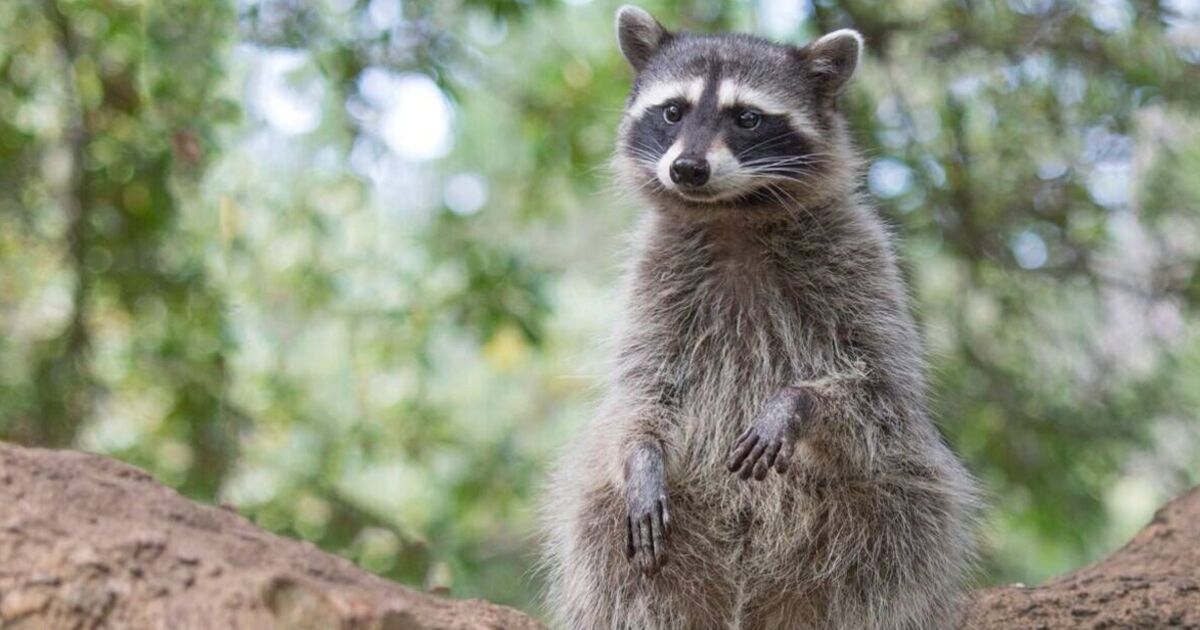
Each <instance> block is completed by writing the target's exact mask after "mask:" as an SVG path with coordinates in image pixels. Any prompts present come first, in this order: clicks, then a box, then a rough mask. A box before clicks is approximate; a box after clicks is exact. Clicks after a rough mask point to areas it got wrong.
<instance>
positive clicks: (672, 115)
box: [663, 103, 683, 125]
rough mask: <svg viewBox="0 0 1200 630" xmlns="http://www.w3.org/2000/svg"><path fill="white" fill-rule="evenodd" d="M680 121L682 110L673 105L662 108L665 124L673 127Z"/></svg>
mask: <svg viewBox="0 0 1200 630" xmlns="http://www.w3.org/2000/svg"><path fill="white" fill-rule="evenodd" d="M682 119H683V108H681V107H679V106H678V105H676V104H675V103H671V104H669V105H667V106H666V107H664V108H663V120H665V121H667V123H669V124H672V125H674V124H675V123H677V122H679V121H680V120H682Z"/></svg>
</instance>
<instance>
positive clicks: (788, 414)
mask: <svg viewBox="0 0 1200 630" xmlns="http://www.w3.org/2000/svg"><path fill="white" fill-rule="evenodd" d="M808 404H809V401H808V394H807V393H805V392H804V391H803V390H800V389H797V388H794V387H787V388H784V389H782V390H780V392H779V393H777V394H775V396H773V397H772V398H771V400H770V401H768V402H767V406H766V408H765V409H764V410H763V413H762V414H761V415H760V416H759V417H758V419H757V420H755V421H754V423H753V424H751V425H750V426H749V427H748V428H747V429H746V430H745V431H743V432H742V434H741V435H739V436H738V438H737V439H736V440H734V444H733V450H732V451H731V452H730V455H729V460H728V462H727V463H726V467H727V468H728V469H729V472H731V473H736V474H737V475H738V476H739V477H741V478H742V479H749V478H750V477H752V476H753V477H754V478H755V479H756V480H758V481H762V480H763V479H766V478H767V473H769V472H770V471H771V469H772V468H774V469H775V470H776V471H777V472H779V473H780V474H783V473H785V472H787V468H788V463H789V462H790V461H791V460H792V449H793V448H794V447H795V443H796V433H797V426H798V424H799V422H800V420H801V418H800V416H801V415H802V414H803V413H804V411H806V410H807V405H808Z"/></svg>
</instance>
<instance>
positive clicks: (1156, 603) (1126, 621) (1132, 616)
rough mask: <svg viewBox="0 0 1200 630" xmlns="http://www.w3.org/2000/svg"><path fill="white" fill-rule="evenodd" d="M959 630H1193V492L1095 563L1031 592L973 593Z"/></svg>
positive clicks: (1197, 494)
mask: <svg viewBox="0 0 1200 630" xmlns="http://www.w3.org/2000/svg"><path fill="white" fill-rule="evenodd" d="M963 627H964V628H969V629H971V630H975V629H977V628H978V629H981V630H986V629H991V628H996V629H999V628H1004V629H1006V630H1007V629H1009V628H1030V629H1045V630H1052V629H1058V628H1072V629H1074V628H1080V629H1082V628H1095V629H1101V628H1109V629H1117V628H1121V629H1125V628H1146V629H1150V628H1155V629H1158V628H1191V629H1193V630H1194V629H1200V488H1193V489H1192V490H1191V491H1190V492H1187V493H1186V494H1184V495H1183V496H1181V497H1179V498H1177V499H1175V500H1174V501H1172V502H1170V503H1168V504H1167V505H1166V506H1165V507H1163V508H1162V509H1160V510H1159V511H1158V512H1157V513H1155V515H1154V520H1152V521H1150V524H1149V525H1147V526H1146V527H1145V528H1144V529H1143V530H1142V531H1141V532H1138V534H1137V535H1136V536H1134V537H1133V540H1131V541H1129V543H1128V544H1126V545H1125V546H1124V547H1123V548H1121V550H1120V551H1118V552H1116V553H1114V554H1113V555H1111V556H1109V557H1108V558H1105V559H1104V560H1101V561H1100V562H1097V563H1095V564H1091V565H1088V566H1086V567H1084V568H1082V569H1079V570H1078V571H1075V572H1073V573H1068V574H1067V575H1064V576H1062V577H1059V578H1056V579H1054V580H1051V581H1049V582H1047V583H1045V584H1043V585H1041V586H1039V587H1037V588H1027V587H1022V586H1001V587H996V588H990V589H987V590H984V591H980V592H979V593H978V594H977V595H976V597H975V599H974V601H973V602H972V604H971V606H970V608H969V609H968V610H967V614H966V620H965V622H964V623H963Z"/></svg>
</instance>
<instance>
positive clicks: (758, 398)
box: [544, 7, 977, 630]
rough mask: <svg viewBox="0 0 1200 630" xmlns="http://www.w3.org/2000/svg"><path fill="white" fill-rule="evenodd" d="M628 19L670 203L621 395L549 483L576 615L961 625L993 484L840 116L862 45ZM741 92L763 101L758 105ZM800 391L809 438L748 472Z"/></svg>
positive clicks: (552, 572) (643, 184) (640, 152)
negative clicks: (780, 406) (758, 444)
mask: <svg viewBox="0 0 1200 630" xmlns="http://www.w3.org/2000/svg"><path fill="white" fill-rule="evenodd" d="M618 31H619V37H620V42H621V47H622V51H623V52H624V53H625V55H626V57H627V58H629V60H630V63H631V65H632V66H633V67H634V70H635V71H636V73H637V78H636V80H635V85H634V89H633V92H632V93H631V96H630V99H629V101H628V106H627V110H626V117H625V118H624V120H623V121H622V123H621V128H620V130H619V143H618V151H617V156H616V158H615V165H616V169H617V171H618V173H620V177H621V178H622V180H623V181H624V182H625V183H626V185H627V186H629V187H631V188H634V189H637V190H639V191H640V192H641V194H642V196H643V197H644V198H645V199H646V201H648V202H649V203H650V205H652V206H653V209H652V210H651V211H650V212H649V213H648V214H647V215H646V216H645V217H644V218H643V219H642V221H641V222H640V224H639V225H638V227H637V229H636V239H635V245H634V256H633V257H632V259H631V262H630V264H629V267H628V272H627V276H626V285H625V290H624V318H623V321H621V322H620V324H619V327H618V331H617V334H616V348H615V352H614V353H615V358H614V364H613V366H612V369H611V376H610V379H609V382H608V383H607V388H606V392H605V395H604V398H603V401H602V402H601V404H600V406H599V409H598V413H597V414H596V416H595V418H594V420H593V421H592V422H591V423H590V424H589V425H588V426H586V427H585V429H584V430H583V432H582V434H581V435H580V436H579V437H578V439H577V440H576V442H575V443H574V445H573V446H572V447H571V448H570V450H569V451H568V453H567V454H566V455H565V456H564V457H563V459H562V461H561V462H560V464H559V466H558V467H557V469H556V470H555V472H554V473H553V476H552V479H551V484H550V488H549V491H548V499H547V501H546V505H545V509H544V514H545V523H546V528H545V552H546V553H545V568H546V579H547V584H548V593H547V598H546V603H547V606H548V608H549V612H550V614H551V615H552V616H553V618H554V620H555V623H556V624H558V625H559V626H560V627H563V628H570V629H572V630H575V629H584V630H586V629H628V630H666V629H677V628H697V629H704V628H712V629H718V628H738V629H744V630H750V629H755V630H758V629H763V630H766V629H779V628H798V629H800V628H812V629H824V628H829V629H846V630H851V629H853V630H867V629H885V628H886V629H892V628H895V629H901V628H912V629H917V628H921V629H926V628H943V627H948V626H950V625H951V624H952V623H953V616H954V613H955V608H956V604H957V603H958V600H959V597H960V593H961V589H962V588H963V584H964V580H965V579H966V577H967V575H968V572H969V569H970V566H971V562H972V559H973V546H974V545H973V542H974V541H973V515H974V513H975V512H976V510H977V493H976V489H975V484H974V482H973V480H972V478H971V476H970V475H969V474H968V472H967V471H966V470H965V468H964V467H963V465H962V464H961V463H960V462H959V460H958V459H957V458H956V457H955V455H954V454H953V453H952V452H951V451H950V449H949V448H948V447H947V445H946V443H945V442H944V440H943V439H942V438H941V436H940V434H939V432H938V430H937V428H936V426H935V424H934V422H933V421H932V419H931V418H930V416H929V413H928V409H927V403H926V385H925V380H924V372H925V366H924V364H923V359H922V348H921V342H920V335H919V333H918V330H917V327H916V325H915V323H914V320H913V317H912V315H911V314H910V304H909V298H908V295H907V291H906V288H905V285H904V282H903V279H902V277H901V274H900V272H899V270H898V267H897V261H896V254H895V246H894V244H893V238H892V236H891V235H890V234H889V232H888V230H887V229H886V228H885V226H884V224H883V223H882V221H881V220H880V218H879V217H878V215H877V213H876V211H875V210H874V209H873V208H872V207H871V206H870V204H869V202H868V201H867V199H865V198H864V196H863V195H862V194H860V192H859V185H858V179H859V175H858V171H859V162H858V159H857V158H856V156H855V153H854V150H853V148H852V146H851V144H850V141H849V138H848V135H847V132H846V129H845V123H844V121H843V118H842V116H841V114H840V113H839V111H838V106H837V96H838V92H839V91H840V90H841V88H842V86H843V85H844V83H845V81H846V80H847V79H848V78H849V75H850V74H852V73H853V71H854V67H855V66H856V65H857V63H858V54H859V47H860V46H861V38H859V37H858V36H857V34H856V33H852V32H839V33H838V34H833V35H830V36H826V37H825V38H822V39H821V40H818V41H817V42H814V43H813V44H810V45H809V46H806V47H803V48H793V47H788V46H781V45H776V44H772V43H769V42H766V41H764V40H760V39H757V38H752V37H748V36H741V35H727V36H700V35H690V34H682V33H670V32H667V31H665V30H664V29H662V27H661V26H659V25H658V23H657V22H655V21H654V20H653V18H651V17H650V16H649V15H648V14H645V13H644V12H642V11H641V10H639V9H633V8H628V7H627V8H623V9H622V11H621V12H620V13H619V16H618ZM697 79H699V81H697ZM662 85H679V86H682V87H681V88H679V89H678V90H677V92H678V93H675V95H674V96H671V94H673V93H672V92H671V89H667V88H662V87H661V86H662ZM693 85H700V86H701V87H700V88H693V87H692V86H693ZM720 85H732V86H733V87H732V88H730V90H732V91H733V92H736V93H738V94H747V95H750V97H747V98H746V99H744V100H746V101H748V102H750V103H751V105H752V106H753V107H752V111H751V113H752V114H753V115H747V114H745V113H744V112H745V111H747V110H746V106H745V104H744V103H741V101H740V100H738V99H737V97H728V94H726V92H728V91H730V90H726V89H725V88H724V87H719V86H720ZM655 90H658V92H659V93H660V95H666V101H663V102H657V101H656V98H658V97H654V94H653V92H654V91H655ZM647 94H651V98H650V99H649V101H647V100H646V99H644V98H642V97H644V96H646V95H647ZM727 97H728V98H727ZM755 98H757V99H759V101H762V100H764V99H765V100H766V101H768V102H767V104H766V105H765V106H763V105H762V104H761V103H758V102H756V101H755ZM658 100H659V101H661V98H658ZM717 101H720V102H717ZM735 101H736V102H735ZM671 102H678V103H680V104H681V105H680V107H681V109H680V110H679V111H680V112H682V114H681V115H680V116H679V117H678V120H677V121H675V122H672V119H674V118H676V116H675V114H676V113H677V112H674V111H666V110H665V109H664V108H668V107H670V105H669V103H671ZM664 103H666V104H664ZM706 103H707V105H706ZM738 108H741V109H738ZM772 108H776V109H780V111H778V112H774V111H772ZM727 109H732V110H734V111H733V113H732V114H730V116H733V118H731V119H730V120H734V122H733V123H726V122H723V121H724V120H725V119H724V118H722V116H724V114H722V113H721V112H724V111H725V110H727ZM705 110H707V114H706V113H705ZM706 116H707V118H705V117H706ZM755 116H758V120H755ZM664 120H666V123H665V126H664V123H663V121H664ZM749 122H755V123H756V125H755V126H756V128H757V133H759V134H760V135H759V136H752V135H746V134H750V132H751V131H754V130H743V129H742V127H744V126H745V125H746V124H748V123H749ZM768 124H775V125H777V126H778V129H775V130H772V131H770V133H765V132H763V125H768ZM689 125H691V127H689ZM714 129H715V131H714ZM743 131H745V132H746V133H745V134H743ZM706 134H707V135H709V136H711V137H708V138H707V140H703V141H701V142H699V144H702V145H703V146H702V147H700V149H698V150H696V147H695V146H692V145H695V144H697V142H698V141H696V139H697V138H701V137H703V136H705V135H706ZM739 134H742V135H739ZM774 136H780V137H783V140H775V141H772V140H771V138H772V137H774ZM784 136H786V137H784ZM756 143H757V146H755V145H756ZM764 146H765V147H766V148H765V149H764V148H763V147H764ZM772 146H774V147H782V148H778V150H773V149H771V147H772ZM713 147H716V148H715V149H714V148H713ZM672 149H674V151H675V154H676V155H668V154H669V153H671V151H672ZM689 151H690V152H691V153H692V154H695V155H697V156H698V157H697V160H703V159H704V157H705V156H707V158H708V162H709V163H711V164H712V166H711V171H712V173H713V175H712V177H713V178H714V179H713V181H712V182H711V186H710V183H709V182H706V183H705V184H704V186H708V187H709V188H713V190H708V189H707V188H704V189H702V188H700V187H694V190H693V189H691V188H689V189H685V188H684V186H685V185H684V184H683V183H680V184H678V185H675V184H673V183H672V179H673V178H674V174H671V175H670V176H664V175H663V172H664V168H665V169H669V168H670V166H671V165H670V164H666V165H665V166H664V159H675V160H677V159H680V156H681V155H686V154H688V153H689ZM697 151H699V153H697ZM717 151H724V152H725V153H720V154H718V153H717ZM731 156H732V157H733V158H734V160H735V161H734V162H733V163H732V164H733V165H732V166H730V165H728V164H725V165H721V166H719V164H720V160H721V159H725V160H728V159H729V158H730V157H731ZM721 168H723V169H725V170H726V171H729V172H726V173H724V174H723V175H720V177H724V179H719V178H718V171H719V169H721ZM730 169H732V170H730ZM730 172H731V173H733V174H732V175H730V174H729V173H730ZM688 183H689V184H690V183H691V182H688ZM722 186H724V187H725V188H721V187H722ZM781 388H787V390H788V391H792V392H799V393H801V394H803V400H804V401H806V402H805V404H804V405H801V406H800V407H798V408H797V409H798V411H796V412H795V413H794V416H795V418H794V422H795V425H794V426H795V427H796V429H795V433H794V436H795V439H794V440H793V441H791V442H790V443H789V444H788V445H785V446H784V447H783V448H778V446H776V447H775V448H774V449H771V448H768V449H766V454H764V453H759V457H760V458H762V457H765V456H766V455H768V454H769V455H770V456H771V457H776V456H778V461H776V462H775V464H776V465H775V466H769V465H767V466H764V465H763V464H762V463H761V462H760V464H759V465H757V466H755V467H754V469H753V470H751V468H750V466H749V464H747V466H746V467H745V468H743V470H742V472H743V473H744V474H734V473H731V472H730V458H731V453H732V452H733V451H734V449H735V447H737V446H738V445H739V444H740V442H739V439H741V436H744V435H745V434H746V432H747V431H749V430H751V429H752V428H753V427H754V426H755V423H756V422H765V421H766V420H762V418H764V416H765V415H770V414H771V413H773V412H772V411H771V410H772V409H773V407H772V405H774V404H775V403H774V402H773V400H775V397H776V396H777V395H778V393H779V392H780V391H781ZM789 409H790V408H789ZM780 413H783V412H780ZM788 413H791V412H788ZM645 445H650V446H649V447H648V448H649V449H650V450H649V451H648V452H650V453H652V454H656V455H653V457H651V459H650V460H648V461H655V462H661V467H662V474H661V478H662V484H661V485H662V490H661V492H662V495H661V496H662V501H661V508H662V513H661V516H662V517H663V520H664V522H663V523H662V524H661V525H662V532H661V535H660V533H659V532H658V531H657V530H654V534H653V536H651V539H652V543H653V544H650V543H645V542H644V541H643V542H642V543H637V544H635V542H636V541H638V540H640V539H638V538H637V535H638V524H637V522H636V521H633V520H631V509H632V508H631V499H630V496H631V492H632V491H631V490H630V484H632V483H640V480H643V479H651V478H654V477H653V475H650V476H649V477H647V476H646V475H644V474H643V472H640V471H641V468H639V467H638V465H636V464H631V463H630V462H631V461H633V460H631V457H632V456H633V454H634V453H635V452H637V451H638V449H639V448H641V447H643V446H645ZM759 450H761V449H759ZM772 450H775V451H777V453H772ZM654 458H657V459H654ZM762 461H764V462H765V461H768V460H765V459H763V460H762ZM751 472H752V473H753V476H754V477H755V479H745V478H744V477H746V476H749V473H751ZM760 477H761V479H759V478H760ZM668 506H669V514H668ZM655 515H656V518H657V517H658V516H659V513H657V512H656V513H655ZM656 522H657V521H653V522H652V524H653V523H656ZM631 528H632V530H631ZM631 541H634V542H631ZM639 544H645V545H646V546H645V550H646V553H651V552H652V553H653V556H646V557H643V556H640V555H639V553H641V551H642V548H641V547H639V546H638V545H639ZM631 556H632V559H631Z"/></svg>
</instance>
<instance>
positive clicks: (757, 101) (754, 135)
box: [616, 6, 862, 203]
mask: <svg viewBox="0 0 1200 630" xmlns="http://www.w3.org/2000/svg"><path fill="white" fill-rule="evenodd" d="M617 40H618V43H619V44H620V47H621V52H622V54H624V55H625V58H626V60H628V62H629V64H630V66H632V68H633V70H634V72H635V73H636V79H635V81H634V86H633V91H632V93H631V94H630V97H629V100H628V103H627V105H626V109H625V117H624V119H623V121H622V123H621V130H620V136H621V137H620V141H619V148H618V154H617V158H616V164H617V167H618V169H619V170H620V172H621V173H622V175H623V176H624V177H626V178H627V179H629V180H631V181H630V183H631V184H632V185H634V186H637V187H638V189H639V190H641V191H643V192H644V193H645V194H648V195H650V196H651V197H658V196H665V197H667V198H675V199H683V200H686V201H687V202H692V203H714V202H728V201H739V200H748V201H754V200H757V201H763V202H771V201H775V202H778V203H787V202H788V201H789V200H790V201H796V200H797V196H799V195H805V194H807V193H808V192H810V191H812V190H813V189H814V187H819V186H820V185H821V182H822V180H824V179H825V178H826V176H827V175H829V173H830V171H831V170H833V169H836V168H837V167H838V166H839V165H837V164H836V161H837V159H838V155H837V154H838V152H837V151H835V150H834V149H835V148H836V147H835V146H834V145H835V144H836V143H837V142H838V141H839V138H838V137H837V136H838V135H839V133H840V131H839V128H838V123H837V120H839V118H838V114H837V112H836V96H837V95H838V93H839V92H840V91H841V89H842V88H843V87H844V86H845V84H846V82H847V81H848V80H849V79H850V77H851V75H853V73H854V70H855V68H856V67H857V65H858V58H859V54H860V51H861V49H862V37H861V36H859V34H858V33H857V32H855V31H850V30H842V31H837V32H834V33H830V34H829V35H826V36H824V37H822V38H820V39H818V40H817V41H815V42H813V43H812V44H809V45H808V46H805V47H802V48H795V47H791V46H783V45H777V44H773V43H770V42H768V41H766V40H763V39H760V38H756V37H751V36H747V35H709V36H706V35H692V34H687V33H671V32H668V31H667V30H666V29H664V28H663V27H662V25H660V24H659V23H658V22H657V21H656V20H655V19H654V18H653V17H651V16H650V14H648V13H646V12H645V11H643V10H641V9H638V8H636V7H631V6H625V7H622V8H621V9H620V10H619V11H618V12H617Z"/></svg>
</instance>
